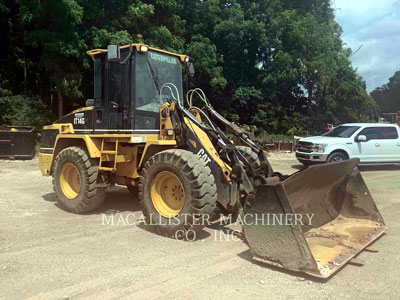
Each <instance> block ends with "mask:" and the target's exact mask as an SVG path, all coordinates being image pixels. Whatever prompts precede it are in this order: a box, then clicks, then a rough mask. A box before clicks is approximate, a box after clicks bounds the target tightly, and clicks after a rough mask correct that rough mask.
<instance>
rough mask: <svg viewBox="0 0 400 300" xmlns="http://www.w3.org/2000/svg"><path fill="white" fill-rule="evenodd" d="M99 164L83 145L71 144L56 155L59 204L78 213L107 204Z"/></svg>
mask: <svg viewBox="0 0 400 300" xmlns="http://www.w3.org/2000/svg"><path fill="white" fill-rule="evenodd" d="M97 174H98V164H97V163H96V162H95V161H94V160H92V159H90V158H89V156H88V154H87V153H86V151H85V150H84V149H83V148H81V147H69V148H66V149H64V150H62V151H61V152H60V153H59V154H58V155H57V157H56V159H55V162H54V172H53V188H54V191H55V193H56V197H57V200H58V203H59V204H60V205H61V207H62V208H63V209H64V210H66V211H69V212H73V213H76V214H79V213H84V212H88V211H92V210H94V209H96V208H98V207H100V206H101V204H103V202H104V199H105V197H106V188H98V187H97Z"/></svg>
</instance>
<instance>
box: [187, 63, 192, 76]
mask: <svg viewBox="0 0 400 300" xmlns="http://www.w3.org/2000/svg"><path fill="white" fill-rule="evenodd" d="M187 68H188V74H189V75H190V77H193V76H194V65H193V62H192V61H189V62H188V64H187Z"/></svg>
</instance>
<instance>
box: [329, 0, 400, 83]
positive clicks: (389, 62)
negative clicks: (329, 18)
mask: <svg viewBox="0 0 400 300" xmlns="http://www.w3.org/2000/svg"><path fill="white" fill-rule="evenodd" d="M334 7H335V8H336V21H337V22H338V23H339V24H340V25H341V26H342V28H343V35H342V38H343V41H344V42H345V43H346V44H347V46H348V47H350V48H351V49H353V51H355V50H356V49H358V47H359V46H361V45H363V47H362V48H361V49H360V51H358V52H357V53H356V54H354V56H352V57H351V61H352V64H353V66H354V67H355V68H357V69H358V71H359V73H360V74H361V76H363V78H364V80H365V81H366V83H367V90H368V91H371V90H373V89H374V88H376V87H378V86H380V85H382V84H384V83H386V82H387V81H388V79H389V77H391V76H392V75H393V74H394V72H395V71H397V70H400V1H389V0H381V1H372V0H368V1H365V0H364V1H362V0H352V1H349V0H347V1H346V0H335V1H334Z"/></svg>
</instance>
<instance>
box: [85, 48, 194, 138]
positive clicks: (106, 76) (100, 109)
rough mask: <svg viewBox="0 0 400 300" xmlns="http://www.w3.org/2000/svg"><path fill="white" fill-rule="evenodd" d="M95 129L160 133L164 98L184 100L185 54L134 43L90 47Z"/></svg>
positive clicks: (166, 99)
mask: <svg viewBox="0 0 400 300" xmlns="http://www.w3.org/2000/svg"><path fill="white" fill-rule="evenodd" d="M88 54H89V55H90V56H91V57H92V59H93V60H94V111H93V114H92V115H93V127H92V128H93V129H94V131H95V132H96V133H106V132H110V133H113V132H121V133H158V132H159V130H160V107H161V105H162V103H163V102H165V101H168V100H172V99H176V100H179V101H182V99H183V90H182V64H183V63H187V62H189V57H188V56H186V55H179V54H174V53H171V52H167V51H163V50H158V49H155V48H151V47H149V46H147V45H142V44H132V45H128V46H123V47H120V48H119V47H118V46H109V47H108V49H107V50H103V49H101V50H99V49H96V50H91V51H88Z"/></svg>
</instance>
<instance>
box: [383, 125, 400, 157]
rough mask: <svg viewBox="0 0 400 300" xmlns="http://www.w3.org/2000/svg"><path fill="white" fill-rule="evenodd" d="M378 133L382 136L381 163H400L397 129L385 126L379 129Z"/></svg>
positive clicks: (399, 140)
mask: <svg viewBox="0 0 400 300" xmlns="http://www.w3.org/2000/svg"><path fill="white" fill-rule="evenodd" d="M378 131H379V134H380V139H379V143H380V148H381V155H382V158H381V161H383V162H394V161H400V139H399V133H398V131H397V128H396V127H394V126H385V127H379V128H378Z"/></svg>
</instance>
